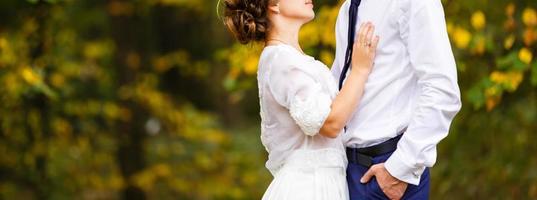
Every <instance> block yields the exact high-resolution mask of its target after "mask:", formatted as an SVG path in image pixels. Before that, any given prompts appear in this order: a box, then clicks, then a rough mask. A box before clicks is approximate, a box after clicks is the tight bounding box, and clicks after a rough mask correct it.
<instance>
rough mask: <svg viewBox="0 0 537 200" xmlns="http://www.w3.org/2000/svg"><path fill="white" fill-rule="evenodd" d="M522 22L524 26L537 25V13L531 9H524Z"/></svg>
mask: <svg viewBox="0 0 537 200" xmlns="http://www.w3.org/2000/svg"><path fill="white" fill-rule="evenodd" d="M522 22H524V24H526V26H535V25H537V13H536V12H535V10H534V9H533V8H526V9H524V12H523V13H522Z"/></svg>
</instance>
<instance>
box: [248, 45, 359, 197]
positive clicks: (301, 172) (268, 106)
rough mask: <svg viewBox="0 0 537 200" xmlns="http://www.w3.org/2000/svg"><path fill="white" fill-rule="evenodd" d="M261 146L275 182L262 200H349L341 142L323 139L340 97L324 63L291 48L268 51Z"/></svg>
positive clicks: (261, 73)
mask: <svg viewBox="0 0 537 200" xmlns="http://www.w3.org/2000/svg"><path fill="white" fill-rule="evenodd" d="M257 80H258V86H259V100H260V107H261V112H260V115H261V142H262V143H263V145H264V146H265V148H266V150H267V152H268V154H269V155H268V161H267V163H266V167H267V168H268V169H269V170H270V172H271V173H272V175H273V176H274V180H273V181H272V182H271V184H270V186H269V187H268V189H267V191H266V192H265V194H264V195H263V200H284V199H289V200H300V199H307V200H347V199H349V194H348V188H347V181H346V174H345V168H346V166H347V159H346V156H345V151H344V146H343V143H342V141H341V139H340V138H339V137H338V138H328V137H325V136H322V135H320V134H319V129H320V128H321V126H322V125H323V123H324V120H325V119H326V118H327V116H328V114H329V113H330V107H331V104H332V99H333V98H335V96H336V95H337V93H338V89H337V86H336V81H335V80H334V78H333V77H332V74H331V73H330V71H329V69H328V68H327V67H326V65H324V64H323V63H321V62H319V61H317V60H315V59H314V58H313V57H310V56H307V55H304V54H302V53H301V52H299V51H298V50H296V49H295V48H293V47H292V46H289V45H284V44H281V45H273V46H267V47H265V49H264V50H263V52H262V54H261V58H260V60H259V69H258V74H257Z"/></svg>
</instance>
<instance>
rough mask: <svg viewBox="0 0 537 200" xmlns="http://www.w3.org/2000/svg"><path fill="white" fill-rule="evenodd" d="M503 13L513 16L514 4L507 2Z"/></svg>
mask: <svg viewBox="0 0 537 200" xmlns="http://www.w3.org/2000/svg"><path fill="white" fill-rule="evenodd" d="M505 14H506V15H507V16H513V14H515V4H513V3H509V5H507V7H506V8H505Z"/></svg>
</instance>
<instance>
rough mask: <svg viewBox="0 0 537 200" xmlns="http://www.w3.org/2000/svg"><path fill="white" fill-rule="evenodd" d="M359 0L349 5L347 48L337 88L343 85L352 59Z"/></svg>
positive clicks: (354, 0) (353, 0)
mask: <svg viewBox="0 0 537 200" xmlns="http://www.w3.org/2000/svg"><path fill="white" fill-rule="evenodd" d="M360 2H362V1H361V0H352V1H351V6H350V8H349V32H348V34H347V35H348V38H347V50H346V51H345V63H344V65H343V70H342V71H341V75H340V76H339V90H341V87H343V80H345V77H346V75H347V71H349V68H350V67H351V59H352V46H353V45H354V36H355V34H356V19H357V16H358V6H360Z"/></svg>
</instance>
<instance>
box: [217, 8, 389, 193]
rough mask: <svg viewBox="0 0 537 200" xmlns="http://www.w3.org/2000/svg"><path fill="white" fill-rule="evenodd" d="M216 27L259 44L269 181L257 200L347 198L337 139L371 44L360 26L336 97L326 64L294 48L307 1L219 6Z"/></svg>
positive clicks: (309, 15)
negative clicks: (219, 18) (221, 22)
mask: <svg viewBox="0 0 537 200" xmlns="http://www.w3.org/2000/svg"><path fill="white" fill-rule="evenodd" d="M224 5H225V14H224V22H225V24H226V26H227V27H228V29H229V30H230V31H231V32H232V33H233V35H234V36H235V37H236V38H237V40H238V41H239V42H240V43H242V44H247V43H250V42H257V41H259V42H264V43H265V48H264V49H263V52H262V53H261V57H260V60H259V69H258V73H257V80H258V87H259V101H260V107H261V112H260V115H261V141H262V143H263V145H264V146H265V148H266V150H267V151H268V154H269V155H268V161H267V163H266V167H267V168H268V169H269V170H270V172H271V173H272V175H273V176H274V180H273V181H272V183H271V184H270V186H269V187H268V189H267V191H266V192H265V194H264V196H263V199H266V200H271V199H316V200H319V199H326V200H328V199H330V200H334V199H349V194H348V189H347V182H346V174H345V168H346V166H347V160H346V156H345V151H344V145H343V143H342V141H341V140H340V138H339V137H338V136H339V135H340V133H343V129H344V126H345V123H346V122H347V120H348V119H349V118H350V117H351V114H352V113H353V111H354V110H355V109H356V108H357V106H358V102H359V100H360V98H361V96H362V93H363V90H364V85H365V82H366V80H367V77H368V75H369V73H370V72H371V70H372V61H373V59H374V57H375V50H376V46H377V43H378V41H379V37H378V36H373V33H374V27H373V25H372V24H371V23H365V24H362V25H361V26H360V29H359V31H358V32H357V34H356V35H357V37H356V40H355V41H356V42H355V43H354V46H353V52H352V55H351V56H352V63H351V66H352V70H351V71H350V72H349V74H348V78H347V79H346V81H345V84H344V85H343V87H342V88H341V90H340V91H339V92H338V88H337V86H336V81H335V80H334V78H333V77H332V74H331V73H330V71H329V69H328V68H327V66H326V65H324V64H323V63H321V62H320V61H317V60H315V58H313V57H311V56H308V55H306V54H305V53H304V52H303V51H302V49H301V48H300V45H299V44H298V33H299V30H300V28H301V27H302V25H304V24H305V23H307V22H309V21H311V20H312V19H313V18H314V16H315V14H314V12H313V2H312V0H225V1H224Z"/></svg>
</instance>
